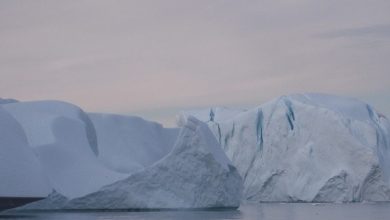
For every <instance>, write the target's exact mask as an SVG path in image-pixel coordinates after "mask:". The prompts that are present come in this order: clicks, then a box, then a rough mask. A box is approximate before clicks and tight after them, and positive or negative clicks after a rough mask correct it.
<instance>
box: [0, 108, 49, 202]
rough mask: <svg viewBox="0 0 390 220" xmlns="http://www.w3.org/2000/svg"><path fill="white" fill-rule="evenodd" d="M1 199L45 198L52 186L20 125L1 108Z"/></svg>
mask: <svg viewBox="0 0 390 220" xmlns="http://www.w3.org/2000/svg"><path fill="white" fill-rule="evenodd" d="M0 151H1V154H0V168H1V169H0V182H1V184H0V197H46V196H47V195H48V194H49V193H50V192H51V187H50V186H49V183H48V181H47V179H46V176H45V174H44V172H43V168H42V167H41V164H40V162H39V160H38V158H37V156H36V155H35V153H34V152H33V150H32V149H31V148H30V147H29V146H28V143H27V138H26V135H25V133H24V131H23V129H22V127H21V126H20V125H19V123H18V122H17V121H16V120H15V119H14V118H13V117H12V116H11V115H10V114H9V113H7V112H6V111H5V110H4V109H3V107H1V106H0Z"/></svg>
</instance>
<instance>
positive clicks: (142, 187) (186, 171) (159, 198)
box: [21, 117, 242, 210]
mask: <svg viewBox="0 0 390 220" xmlns="http://www.w3.org/2000/svg"><path fill="white" fill-rule="evenodd" d="M181 122H182V123H183V124H182V125H183V127H182V128H181V130H180V133H179V135H178V138H177V141H176V143H175V146H174V147H173V148H172V150H171V152H169V153H168V154H167V155H166V156H165V157H163V158H162V159H161V160H159V161H158V162H156V163H154V164H153V165H151V166H149V167H146V168H145V169H144V170H141V171H139V172H136V173H134V174H132V175H130V176H129V177H128V178H126V179H124V180H120V181H117V182H115V183H113V184H110V185H107V186H104V187H102V188H101V189H100V190H98V191H96V192H94V193H91V194H88V195H86V196H83V197H79V198H74V199H70V200H66V199H65V200H64V197H63V196H61V195H60V194H58V193H53V194H51V196H49V197H48V198H47V199H45V200H42V201H38V202H35V203H32V204H29V205H26V206H24V207H22V208H21V209H71V210H73V209H87V210H88V209H126V210H128V209H170V208H174V209H181V208H237V207H238V206H239V204H240V198H241V190H242V180H241V177H240V175H239V174H238V172H237V170H236V168H235V167H234V166H232V165H231V163H230V161H229V159H228V158H227V157H226V155H225V154H224V152H223V150H222V149H221V148H220V146H219V144H218V142H217V141H216V139H215V137H214V136H213V134H212V133H211V131H210V129H209V128H208V127H207V125H206V124H205V123H203V122H200V121H199V120H197V119H195V118H193V117H185V118H182V119H181Z"/></svg>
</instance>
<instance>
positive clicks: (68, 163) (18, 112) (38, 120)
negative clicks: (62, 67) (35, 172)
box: [2, 101, 127, 198]
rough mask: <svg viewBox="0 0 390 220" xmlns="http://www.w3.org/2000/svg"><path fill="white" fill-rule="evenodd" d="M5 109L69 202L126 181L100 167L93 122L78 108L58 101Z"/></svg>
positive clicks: (10, 105)
mask: <svg viewBox="0 0 390 220" xmlns="http://www.w3.org/2000/svg"><path fill="white" fill-rule="evenodd" d="M2 107H3V108H4V109H5V110H6V111H7V112H8V113H9V114H10V115H12V116H13V117H14V118H15V119H16V121H18V122H19V124H20V125H21V127H22V128H23V131H24V133H25V134H26V136H27V142H28V145H29V146H30V147H31V149H32V150H34V152H35V154H36V155H37V157H38V158H39V161H40V163H41V166H42V168H43V171H44V173H45V175H46V177H47V179H48V181H49V184H50V186H51V187H52V188H53V189H54V190H55V191H56V192H58V193H60V194H62V195H64V196H65V197H67V198H75V197H80V196H83V195H86V194H89V193H91V192H95V191H96V190H98V189H99V188H101V187H102V186H104V185H107V184H110V183H113V182H115V181H118V180H120V179H123V178H125V177H127V175H124V174H120V173H118V172H114V171H112V170H110V169H108V168H106V167H105V166H104V165H103V164H101V163H100V162H99V161H98V160H97V157H96V154H98V151H97V140H96V133H95V130H94V127H93V124H92V122H91V121H90V120H89V118H88V116H87V115H86V114H85V113H84V112H83V111H82V110H81V109H80V108H78V107H77V106H74V105H72V104H68V103H64V102H58V101H37V102H18V103H11V104H6V105H2Z"/></svg>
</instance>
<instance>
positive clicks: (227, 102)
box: [0, 0, 390, 125]
mask: <svg viewBox="0 0 390 220" xmlns="http://www.w3.org/2000/svg"><path fill="white" fill-rule="evenodd" d="M389 12H390V1H387V0H371V1H367V0H318V1H312V0H285V1H279V0H262V1H255V0H243V1H237V0H215V1H213V0H207V1H206V0H153V1H148V0H138V1H127V0H106V1H101V0H73V1H43V0H34V1H27V0H26V1H18V0H3V1H0V97H5V98H15V99H19V100H42V99H58V100H64V101H68V102H72V103H74V104H76V105H79V106H80V107H82V108H83V109H84V110H86V111H91V112H113V113H121V114H135V115H140V116H144V117H146V118H148V119H152V120H158V121H160V122H163V123H165V124H167V125H171V124H172V123H173V121H174V115H175V114H176V113H177V112H178V111H180V110H182V109H191V108H201V107H208V106H231V107H243V106H244V107H250V106H256V105H259V104H261V103H263V102H264V101H266V100H269V99H271V98H274V97H276V96H280V95H284V94H290V93H296V92H323V93H331V94H339V95H347V96H353V97H357V98H360V99H362V100H364V101H366V102H368V103H370V104H372V105H373V106H374V107H376V108H377V109H378V110H379V111H381V112H383V113H384V114H386V115H388V116H390V100H389V97H390V72H389V70H390V62H389V60H390V13H389Z"/></svg>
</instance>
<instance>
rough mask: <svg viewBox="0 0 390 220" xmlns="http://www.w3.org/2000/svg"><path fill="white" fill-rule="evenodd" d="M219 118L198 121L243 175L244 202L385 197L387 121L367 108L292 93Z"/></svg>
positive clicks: (389, 189) (389, 149) (389, 151)
mask: <svg viewBox="0 0 390 220" xmlns="http://www.w3.org/2000/svg"><path fill="white" fill-rule="evenodd" d="M206 112H207V111H206ZM195 115H196V114H195ZM203 115H204V114H203ZM218 118H219V117H218V112H216V113H215V115H214V119H215V120H213V121H211V120H209V119H207V120H205V119H204V118H203V119H202V118H201V119H202V120H203V121H207V122H208V125H209V127H210V128H211V129H212V131H213V134H214V135H215V137H216V139H217V140H218V141H219V143H220V145H221V146H222V148H223V149H224V151H225V152H226V154H227V156H228V157H229V158H230V159H231V160H232V163H233V164H234V165H235V166H236V167H237V169H238V171H239V173H240V175H241V176H242V177H243V180H244V192H243V198H244V199H245V200H249V201H256V202H360V201H389V200H390V185H389V176H390V123H389V120H388V119H387V118H386V117H385V116H383V115H382V114H379V113H378V112H376V111H375V110H374V109H373V108H372V107H371V106H369V105H367V104H366V103H363V102H361V101H359V100H356V99H352V98H344V97H337V96H332V95H324V94H295V95H289V96H283V97H280V98H277V99H275V100H272V101H270V102H268V103H265V104H263V105H261V106H259V107H257V108H254V109H251V110H248V111H241V112H240V113H238V114H236V115H235V116H233V117H231V118H223V119H222V120H219V119H218Z"/></svg>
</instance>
